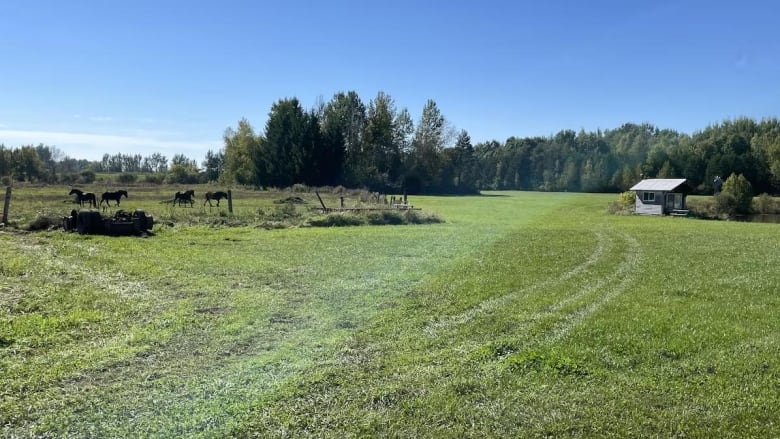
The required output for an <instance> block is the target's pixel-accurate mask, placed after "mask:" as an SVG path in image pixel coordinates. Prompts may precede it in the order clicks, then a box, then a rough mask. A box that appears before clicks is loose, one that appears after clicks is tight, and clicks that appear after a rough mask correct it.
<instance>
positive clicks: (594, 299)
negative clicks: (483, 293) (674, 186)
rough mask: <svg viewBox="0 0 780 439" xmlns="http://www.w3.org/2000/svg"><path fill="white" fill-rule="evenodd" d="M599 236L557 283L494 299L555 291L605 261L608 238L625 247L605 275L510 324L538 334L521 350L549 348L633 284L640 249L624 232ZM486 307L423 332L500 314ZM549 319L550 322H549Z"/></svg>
mask: <svg viewBox="0 0 780 439" xmlns="http://www.w3.org/2000/svg"><path fill="white" fill-rule="evenodd" d="M599 236H600V238H599V239H600V242H601V245H600V246H597V249H596V251H594V253H593V254H592V255H591V256H590V257H589V258H588V260H587V261H585V262H584V263H582V264H580V265H578V266H576V267H574V268H573V269H571V270H569V271H568V272H566V273H565V274H564V275H563V276H561V277H560V278H558V279H557V280H555V281H552V280H550V281H544V282H541V283H539V284H537V285H534V286H532V287H529V288H526V289H523V290H519V291H516V292H513V293H509V294H507V295H504V296H501V297H500V298H498V300H500V304H501V305H509V304H510V303H511V302H512V301H514V300H519V299H521V298H522V297H523V296H524V294H525V293H529V292H537V291H543V290H544V289H549V288H555V287H556V286H558V285H562V284H563V283H564V282H565V281H568V280H571V279H573V278H575V276H577V275H581V274H587V270H588V269H589V268H590V267H592V266H595V265H596V264H597V263H598V262H599V261H601V260H602V259H604V258H605V257H606V256H605V255H604V253H605V248H606V247H607V245H605V244H604V243H605V242H607V241H609V242H612V237H617V238H619V239H620V241H622V242H624V243H625V245H626V248H625V249H624V250H622V252H621V259H622V260H621V261H620V262H619V263H618V264H616V265H615V266H614V268H613V269H612V270H611V272H610V273H609V274H608V275H606V276H601V277H599V278H598V279H592V280H590V281H588V282H586V283H584V284H579V285H578V286H577V287H575V288H573V289H572V290H571V291H570V294H566V291H564V292H562V293H560V294H563V295H562V297H560V299H559V300H557V301H556V302H555V303H553V304H552V305H550V306H546V307H544V308H543V309H540V310H538V311H536V312H533V313H531V314H529V315H527V316H525V317H524V318H522V319H521V320H519V321H517V322H516V323H515V324H514V329H515V330H524V331H525V332H528V333H537V332H538V335H536V336H533V337H531V338H530V339H526V340H524V343H523V346H524V347H523V348H522V349H523V350H528V349H533V348H535V347H538V346H540V345H544V344H552V343H555V342H556V341H558V340H560V339H561V338H563V337H564V336H565V335H566V334H568V333H569V331H571V330H572V329H573V328H574V327H576V326H577V325H579V324H580V323H581V322H582V321H583V320H585V319H586V318H587V317H588V316H590V315H591V314H593V313H595V312H597V311H598V310H599V309H601V308H602V307H603V306H604V305H605V304H606V303H608V302H609V301H611V300H613V299H614V298H615V297H617V296H618V295H620V294H622V293H623V292H624V291H626V289H627V288H628V286H629V285H630V284H631V283H633V282H634V280H635V275H632V273H635V272H636V268H637V267H638V265H639V261H640V260H641V247H640V246H639V243H638V242H637V241H636V239H635V238H633V237H632V236H630V235H628V234H626V233H624V232H618V233H615V234H613V235H612V237H609V238H607V237H605V236H604V235H603V234H600V235H599ZM595 255H597V257H594V256H595ZM578 302H583V303H581V304H580V305H578V306H576V307H575V308H574V309H572V310H570V311H565V310H566V308H567V307H569V306H570V305H572V304H576V303H578ZM490 303H491V305H490V306H484V307H480V306H478V307H475V308H473V309H472V310H469V311H467V313H468V315H469V318H468V319H462V320H448V321H447V323H448V325H447V326H444V325H441V326H439V327H437V328H436V330H432V329H431V328H430V327H428V328H426V330H425V332H426V333H427V334H428V335H429V336H442V334H441V333H442V332H444V330H450V331H455V330H457V329H458V328H459V326H462V325H463V324H466V323H468V322H470V321H471V320H475V321H474V322H473V323H472V324H474V325H479V318H483V317H486V316H487V315H488V314H490V313H491V312H494V311H500V308H499V307H498V304H497V301H496V300H493V301H490ZM493 303H496V306H493V305H492V304H493ZM476 309H478V310H480V311H479V313H476V312H474V310H476ZM464 314H466V313H464ZM464 314H462V315H464ZM459 316H461V315H459ZM551 319H552V321H550V320H551ZM542 325H544V326H547V327H548V328H547V329H543V330H541V331H533V330H532V329H533V328H534V327H540V326H542ZM482 344H483V343H482V342H481V341H477V340H471V341H469V342H466V343H463V344H461V345H460V346H459V347H458V348H457V349H458V350H459V351H462V352H468V351H474V350H476V349H479V348H480V347H481V346H482Z"/></svg>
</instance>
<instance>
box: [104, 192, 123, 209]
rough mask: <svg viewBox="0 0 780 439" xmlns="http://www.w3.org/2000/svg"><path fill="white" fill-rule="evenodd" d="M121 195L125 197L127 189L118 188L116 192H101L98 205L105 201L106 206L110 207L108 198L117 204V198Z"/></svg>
mask: <svg viewBox="0 0 780 439" xmlns="http://www.w3.org/2000/svg"><path fill="white" fill-rule="evenodd" d="M122 195H124V196H125V198H127V191H123V190H118V191H116V192H103V195H101V196H100V205H101V206H102V205H103V202H104V201H105V202H106V206H107V207H111V203H109V202H108V201H109V200H114V201H116V205H117V206H119V199H120V198H122Z"/></svg>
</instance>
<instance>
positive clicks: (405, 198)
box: [404, 189, 406, 204]
mask: <svg viewBox="0 0 780 439" xmlns="http://www.w3.org/2000/svg"><path fill="white" fill-rule="evenodd" d="M404 204H406V189H404Z"/></svg>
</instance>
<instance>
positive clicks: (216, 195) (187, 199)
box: [68, 189, 228, 208]
mask: <svg viewBox="0 0 780 439" xmlns="http://www.w3.org/2000/svg"><path fill="white" fill-rule="evenodd" d="M68 195H75V196H76V203H78V205H79V206H85V205H86V206H88V207H95V208H97V207H98V206H100V207H103V203H104V202H105V203H106V206H105V207H111V203H110V201H115V202H116V204H115V205H114V206H119V200H121V199H122V197H123V196H124V197H125V198H127V191H125V190H118V191H115V192H103V194H102V195H101V196H100V202H99V203H98V198H97V195H95V194H94V193H92V192H84V191H82V190H81V189H71V191H70V192H69V193H68ZM226 199H228V194H227V192H222V191H216V192H206V196H205V198H204V201H203V206H206V203H208V204H209V207H214V206H213V205H212V204H211V201H212V200H214V201H216V202H217V207H219V200H226ZM164 202H165V201H164ZM172 202H173V205H178V206H181V205H182V204H183V205H184V207H186V205H187V204H189V205H190V207H193V204H194V203H195V191H194V190H192V189H190V190H187V191H184V192H176V193H175V194H174V196H173V201H172Z"/></svg>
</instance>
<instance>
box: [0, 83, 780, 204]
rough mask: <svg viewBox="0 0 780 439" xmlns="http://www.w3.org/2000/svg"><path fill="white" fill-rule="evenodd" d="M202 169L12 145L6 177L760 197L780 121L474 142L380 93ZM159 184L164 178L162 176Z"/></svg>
mask: <svg viewBox="0 0 780 439" xmlns="http://www.w3.org/2000/svg"><path fill="white" fill-rule="evenodd" d="M223 141H224V144H223V146H222V148H221V149H219V150H218V151H217V152H214V151H211V150H210V151H208V152H207V154H206V157H205V158H204V160H203V161H202V162H201V165H202V166H200V167H199V166H198V163H197V162H196V161H195V160H192V159H190V158H187V157H185V156H183V155H176V156H174V157H173V159H172V160H171V161H170V163H169V162H168V160H167V158H166V157H164V156H162V155H161V154H157V153H155V154H152V155H151V156H148V157H142V156H140V155H123V154H116V155H108V154H106V155H104V156H103V159H102V160H100V161H93V162H89V161H85V160H75V159H71V158H68V157H64V158H62V157H61V154H58V150H57V149H56V148H54V147H48V146H45V145H39V146H36V147H33V146H24V147H21V148H17V149H8V148H5V147H4V146H3V145H0V176H9V178H14V179H17V180H36V179H37V180H42V181H52V180H57V179H60V180H62V179H63V176H68V175H70V176H71V177H72V176H73V175H74V174H73V173H74V172H84V171H85V170H87V171H94V172H122V173H134V172H144V173H156V174H160V175H164V178H157V179H156V180H158V181H159V182H162V181H168V182H177V183H195V182H207V181H220V182H221V183H223V184H241V185H249V186H255V187H287V186H291V185H293V184H295V183H301V184H305V185H310V186H326V185H331V186H335V185H344V186H348V187H365V188H369V189H371V190H374V191H383V192H402V191H406V192H409V193H461V194H465V193H476V192H477V191H479V190H487V189H494V190H538V191H573V192H620V191H624V190H626V189H627V188H629V187H631V186H632V185H633V184H635V183H636V182H637V181H639V180H640V179H642V178H687V179H688V180H689V182H690V183H691V186H692V187H694V188H695V191H696V192H697V193H712V182H713V179H714V178H715V177H716V176H722V177H723V178H724V179H725V178H727V177H728V176H729V175H731V174H741V175H743V176H744V177H745V178H746V179H747V180H748V181H749V182H750V183H751V184H752V187H753V189H754V191H755V192H756V193H771V194H776V193H778V192H779V191H780V122H778V120H777V119H776V118H769V119H764V120H761V121H756V120H753V119H749V118H739V119H735V120H729V121H724V122H722V123H718V124H713V125H710V126H708V127H706V128H704V129H703V130H701V131H697V132H695V133H693V134H686V133H680V132H677V131H674V130H669V129H661V128H658V127H656V126H654V125H652V124H649V123H643V124H635V123H626V124H624V125H622V126H620V127H618V128H615V129H607V130H596V131H590V132H586V131H584V130H580V131H578V132H577V131H573V130H561V131H559V132H558V133H556V134H554V135H550V136H547V137H541V136H537V137H510V138H508V139H506V140H505V141H503V142H499V141H496V140H493V141H488V142H479V143H476V144H472V141H471V138H470V136H469V134H468V132H467V131H466V130H460V131H458V130H456V129H455V128H453V127H452V125H451V124H450V123H449V122H448V121H447V120H446V118H445V117H444V115H443V114H442V112H441V110H440V109H439V107H438V105H437V104H436V102H435V101H433V100H428V101H427V102H426V103H425V105H424V107H423V109H422V112H421V115H420V117H419V119H417V120H416V121H415V120H413V118H412V117H411V114H410V112H409V111H408V110H407V109H406V108H400V109H399V108H398V107H397V106H396V104H395V101H394V100H393V99H392V97H390V96H389V95H388V94H386V93H383V92H379V93H378V94H377V95H376V96H375V97H374V98H373V99H371V100H369V101H368V103H365V102H364V101H363V100H362V99H361V98H360V96H358V94H357V93H356V92H354V91H350V92H339V93H336V94H335V95H334V96H333V97H332V99H331V100H330V101H328V102H319V103H318V104H317V105H315V106H314V108H311V109H305V108H303V107H302V105H301V103H300V101H299V100H298V99H296V98H286V99H280V100H278V101H277V102H275V103H274V104H273V105H272V106H271V109H270V112H269V115H268V119H267V121H266V123H265V126H264V128H263V130H262V131H261V132H258V131H256V130H255V128H254V127H253V126H252V125H251V123H250V122H249V121H248V120H246V119H242V120H240V121H239V122H238V124H237V126H236V127H230V128H228V129H227V130H226V131H225V133H224V135H223ZM152 180H155V179H154V178H152Z"/></svg>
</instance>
